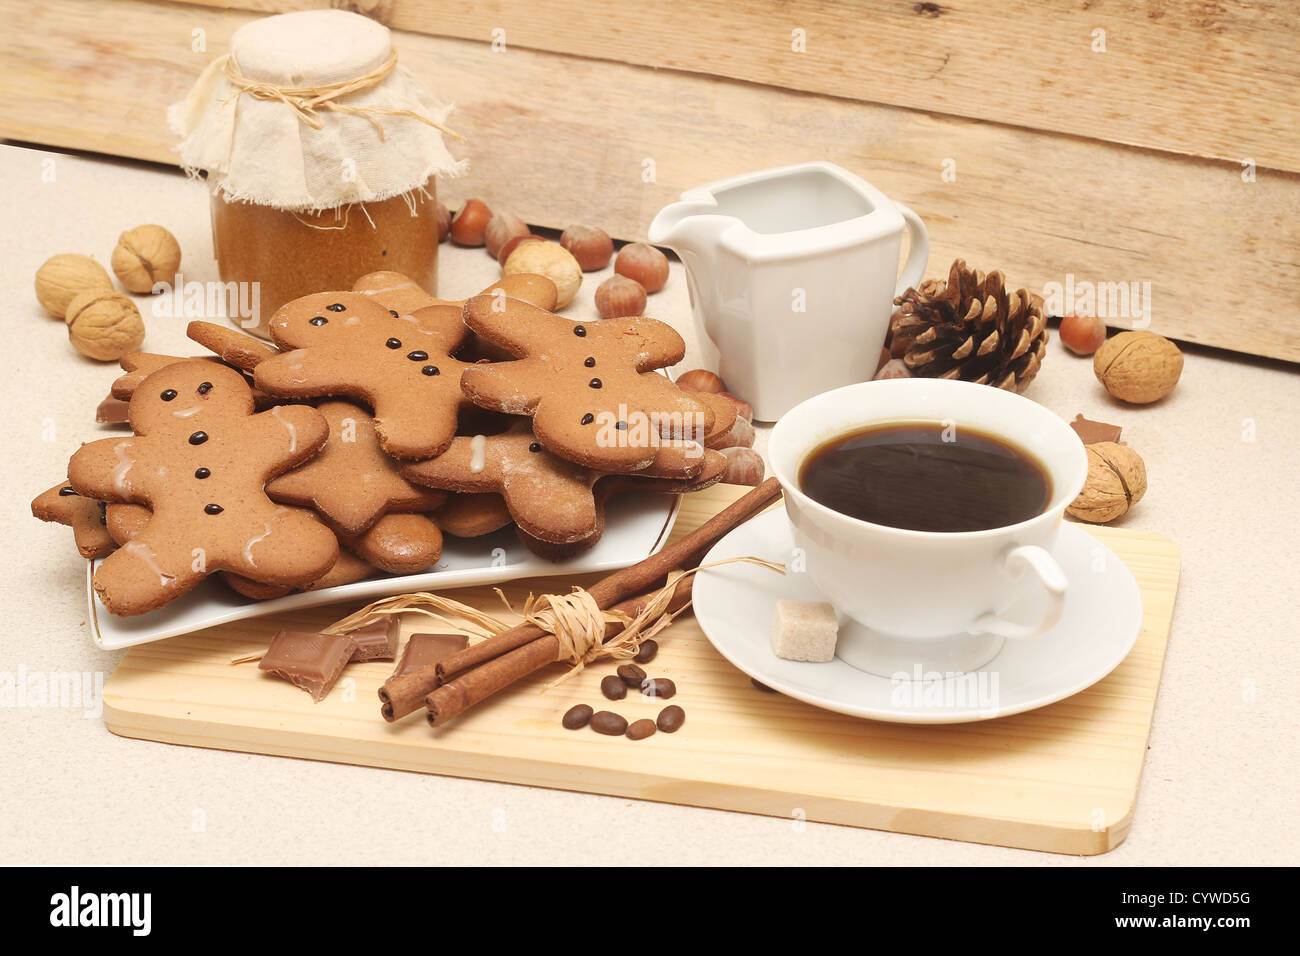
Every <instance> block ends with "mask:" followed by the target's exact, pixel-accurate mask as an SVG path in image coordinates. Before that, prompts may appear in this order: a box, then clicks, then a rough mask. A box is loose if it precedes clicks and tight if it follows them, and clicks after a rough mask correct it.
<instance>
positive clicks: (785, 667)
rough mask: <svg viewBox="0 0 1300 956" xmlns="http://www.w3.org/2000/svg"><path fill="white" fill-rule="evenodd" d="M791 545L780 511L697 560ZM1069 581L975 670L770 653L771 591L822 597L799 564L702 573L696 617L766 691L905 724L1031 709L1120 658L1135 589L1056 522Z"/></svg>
mask: <svg viewBox="0 0 1300 956" xmlns="http://www.w3.org/2000/svg"><path fill="white" fill-rule="evenodd" d="M793 548H794V540H793V538H792V536H791V533H790V525H789V522H788V520H787V518H786V515H785V511H784V509H781V508H777V509H773V510H772V511H769V512H766V513H765V514H762V515H759V516H758V517H757V518H754V519H752V520H750V521H748V522H746V523H745V524H743V525H741V526H740V527H739V528H737V529H736V530H735V531H732V532H731V533H730V534H728V535H727V536H726V537H725V538H723V539H722V540H721V541H719V542H718V543H717V544H716V545H714V547H713V550H712V551H710V552H709V554H708V556H707V557H706V558H705V559H704V561H703V562H701V563H704V564H707V563H709V562H711V561H718V560H721V559H723V558H730V557H735V556H738V555H746V554H748V555H754V556H755V557H760V558H766V559H768V560H771V561H779V562H782V563H786V562H787V561H788V560H789V558H790V553H791V551H792V549H793ZM1053 554H1054V556H1055V557H1056V559H1057V560H1058V561H1059V562H1060V563H1061V567H1062V568H1063V569H1064V570H1065V573H1066V575H1067V576H1068V577H1069V580H1070V590H1069V592H1068V593H1067V595H1066V603H1065V612H1064V614H1063V615H1062V617H1061V621H1060V623H1059V624H1057V625H1056V627H1054V628H1052V630H1050V631H1048V632H1047V633H1046V634H1043V635H1040V636H1039V637H1036V638H1031V639H1029V640H1022V641H1016V640H1008V641H1007V642H1006V643H1005V644H1004V645H1003V648H1002V650H1001V651H1000V652H999V653H998V654H997V656H996V657H994V658H993V660H991V661H989V663H987V664H985V665H984V667H982V668H980V670H979V671H975V672H972V673H969V674H962V675H957V676H950V677H942V676H940V677H936V676H931V677H930V678H929V679H922V680H920V681H917V680H898V681H895V680H891V679H889V678H885V677H877V676H876V675H874V674H868V673H867V672H866V671H861V670H858V669H857V668H854V667H850V666H849V665H848V664H846V663H844V662H843V661H842V660H840V659H839V658H836V659H835V660H833V661H830V662H828V663H825V664H810V663H803V662H799V661H786V660H781V659H780V658H778V657H777V656H776V655H775V654H773V653H772V646H771V631H772V614H773V610H774V608H775V605H776V602H777V601H779V600H799V601H821V600H824V599H823V598H822V596H821V595H820V594H819V593H818V591H817V589H816V587H815V586H814V585H813V582H812V579H811V578H810V577H809V576H808V575H807V574H805V573H789V574H786V575H784V576H782V575H780V574H777V573H776V572H773V571H768V570H766V569H764V568H760V567H757V566H755V565H750V564H730V565H726V566H724V567H721V568H713V569H710V570H707V571H701V572H700V573H699V575H697V577H696V581H695V585H694V588H693V597H694V605H695V617H696V619H697V620H698V621H699V622H700V627H701V628H702V629H703V630H704V633H705V635H707V637H708V639H709V641H710V642H712V644H713V646H714V647H715V648H717V650H718V653H720V654H721V655H722V656H723V657H725V658H726V659H727V660H729V661H730V662H731V663H732V664H734V665H735V666H736V667H738V668H739V669H740V670H742V671H744V672H745V673H746V674H748V675H749V676H750V677H752V678H754V679H755V680H757V681H761V682H762V683H764V684H766V685H767V686H768V687H771V688H772V689H773V690H778V691H780V692H781V693H783V694H788V695H789V696H791V697H794V698H796V699H798V700H802V701H804V702H806V703H809V704H813V705H814V706H817V707H823V708H825V709H826V710H833V711H837V712H839V713H842V714H850V715H852V716H855V717H869V718H872V719H873V720H886V721H893V722H895V723H905V724H955V723H965V722H968V721H974V720H990V719H992V718H995V717H1005V716H1007V715H1009V714H1019V713H1022V712H1024V711H1027V710H1034V709H1035V708H1038V707H1043V706H1046V705H1047V704H1051V703H1054V702H1055V701H1058V700H1062V699H1064V698H1066V697H1069V696H1071V695H1072V694H1077V693H1078V692H1079V691H1081V690H1083V689H1084V688H1086V687H1090V686H1091V685H1093V684H1095V683H1096V682H1097V681H1099V680H1101V679H1102V678H1103V677H1105V676H1106V675H1107V674H1109V673H1110V672H1111V671H1112V670H1114V669H1115V667H1116V666H1118V665H1119V663H1120V661H1122V660H1124V658H1125V657H1127V656H1128V653H1129V651H1130V650H1132V649H1133V645H1134V643H1135V642H1136V641H1137V637H1138V632H1139V631H1140V630H1141V627H1142V594H1141V592H1140V591H1139V590H1138V585H1137V581H1135V580H1134V579H1133V575H1132V573H1131V572H1130V571H1129V569H1128V568H1127V567H1126V566H1125V565H1124V562H1123V561H1121V560H1120V559H1119V558H1118V557H1117V556H1116V555H1115V553H1114V552H1113V551H1111V550H1110V549H1109V548H1107V547H1106V546H1105V545H1103V544H1102V543H1101V542H1100V541H1098V540H1097V539H1096V538H1094V537H1093V536H1092V535H1090V534H1088V533H1087V532H1086V531H1083V530H1082V529H1080V528H1077V527H1075V526H1073V525H1070V524H1065V525H1063V526H1062V528H1061V533H1060V537H1059V539H1058V541H1057V545H1056V548H1055V550H1054V552H1053Z"/></svg>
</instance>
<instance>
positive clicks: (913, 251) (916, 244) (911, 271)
mask: <svg viewBox="0 0 1300 956" xmlns="http://www.w3.org/2000/svg"><path fill="white" fill-rule="evenodd" d="M894 205H895V206H897V207H898V211H899V212H900V213H902V214H903V221H904V222H905V223H907V234H908V236H910V237H911V246H910V247H909V249H908V251H907V261H906V262H905V263H903V273H902V275H900V276H899V277H898V285H897V286H895V287H894V298H898V297H899V296H900V295H902V294H903V293H904V292H906V291H907V290H908V289H910V288H914V287H915V286H918V285H920V284H921V277H922V276H923V275H924V274H925V264H926V262H928V261H929V259H930V234H929V233H928V232H926V231H925V223H923V222H922V221H921V217H920V216H918V215H917V214H916V213H914V212H912V210H910V209H908V208H907V207H906V206H904V205H903V204H902V203H901V202H896V203H894Z"/></svg>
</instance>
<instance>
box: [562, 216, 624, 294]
mask: <svg viewBox="0 0 1300 956" xmlns="http://www.w3.org/2000/svg"><path fill="white" fill-rule="evenodd" d="M560 245H562V246H564V248H566V249H568V250H569V252H570V253H572V254H573V258H575V259H577V260H578V265H580V266H582V271H583V272H594V271H595V270H597V269H603V268H605V266H607V265H609V260H610V258H611V257H612V256H613V255H614V240H613V239H611V238H609V233H607V232H606V231H605V230H604V229H597V228H596V227H595V226H570V227H569V228H568V229H566V230H564V232H563V234H561V236H560ZM624 314H626V315H637V314H639V313H636V312H632V313H624Z"/></svg>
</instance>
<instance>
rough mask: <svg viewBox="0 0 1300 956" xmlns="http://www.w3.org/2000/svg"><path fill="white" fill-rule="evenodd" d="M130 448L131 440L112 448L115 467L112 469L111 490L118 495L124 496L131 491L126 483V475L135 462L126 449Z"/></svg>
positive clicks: (121, 442) (127, 482) (129, 485)
mask: <svg viewBox="0 0 1300 956" xmlns="http://www.w3.org/2000/svg"><path fill="white" fill-rule="evenodd" d="M130 447H131V439H129V438H127V439H125V440H123V441H120V442H118V443H117V444H116V445H114V446H113V455H114V456H115V457H116V458H117V467H116V468H114V469H113V490H114V491H116V492H117V493H118V494H119V495H122V496H125V495H126V494H127V492H129V491H130V490H131V483H130V482H129V481H127V477H126V476H127V474H128V473H129V472H130V471H131V466H132V465H134V464H135V460H134V459H133V458H131V457H130V454H129V452H128V450H127V449H129V448H130Z"/></svg>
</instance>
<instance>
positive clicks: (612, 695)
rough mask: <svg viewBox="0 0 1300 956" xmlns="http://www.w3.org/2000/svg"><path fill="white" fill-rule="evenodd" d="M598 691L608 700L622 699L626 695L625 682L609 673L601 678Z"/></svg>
mask: <svg viewBox="0 0 1300 956" xmlns="http://www.w3.org/2000/svg"><path fill="white" fill-rule="evenodd" d="M600 692H601V693H602V694H604V695H605V696H606V697H607V698H608V699H609V700H622V699H623V698H624V697H626V696H627V684H624V683H623V682H622V681H621V680H619V679H618V678H617V677H615V676H614V675H613V674H610V675H609V676H608V677H605V678H603V679H602V680H601V682H600Z"/></svg>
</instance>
